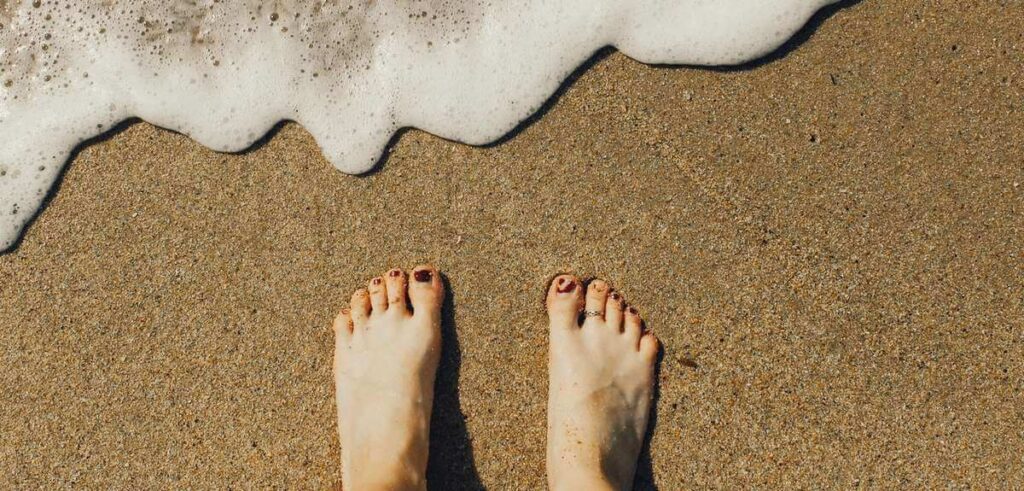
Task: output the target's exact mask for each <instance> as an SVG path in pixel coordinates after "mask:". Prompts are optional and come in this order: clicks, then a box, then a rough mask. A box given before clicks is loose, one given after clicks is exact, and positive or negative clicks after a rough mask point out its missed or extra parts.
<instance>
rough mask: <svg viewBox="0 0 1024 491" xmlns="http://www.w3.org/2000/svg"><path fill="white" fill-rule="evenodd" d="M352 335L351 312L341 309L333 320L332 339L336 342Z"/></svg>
mask: <svg viewBox="0 0 1024 491" xmlns="http://www.w3.org/2000/svg"><path fill="white" fill-rule="evenodd" d="M351 335H352V310H351V309H341V312H339V313H338V316H337V317H335V318H334V337H335V339H337V340H338V341H341V340H345V339H348V337H349V336H351Z"/></svg>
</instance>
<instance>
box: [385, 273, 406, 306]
mask: <svg viewBox="0 0 1024 491" xmlns="http://www.w3.org/2000/svg"><path fill="white" fill-rule="evenodd" d="M384 282H385V284H386V285H387V290H388V310H392V311H395V312H399V313H402V314H408V313H409V300H408V296H407V293H406V291H407V287H408V283H409V279H408V277H407V276H405V271H402V270H401V269H398V268H395V269H392V270H391V271H388V273H387V276H386V279H385V280H384Z"/></svg>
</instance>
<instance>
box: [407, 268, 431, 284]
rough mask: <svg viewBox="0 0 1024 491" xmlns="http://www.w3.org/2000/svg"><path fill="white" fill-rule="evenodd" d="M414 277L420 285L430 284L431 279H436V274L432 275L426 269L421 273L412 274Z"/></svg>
mask: <svg viewBox="0 0 1024 491" xmlns="http://www.w3.org/2000/svg"><path fill="white" fill-rule="evenodd" d="M412 276H413V277H414V278H416V281H418V282H420V283H428V282H429V281H430V280H431V279H433V278H434V273H431V272H430V271H429V270H426V269H424V270H421V271H416V272H415V273H413V274H412Z"/></svg>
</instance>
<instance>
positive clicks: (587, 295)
mask: <svg viewBox="0 0 1024 491" xmlns="http://www.w3.org/2000/svg"><path fill="white" fill-rule="evenodd" d="M547 309H548V316H549V319H550V330H551V332H550V336H551V343H550V359H549V367H550V372H551V382H550V386H549V396H548V480H549V483H550V485H551V488H552V489H555V490H557V489H629V488H630V487H631V486H632V482H633V474H634V472H635V470H636V462H637V459H638V457H639V453H640V447H641V445H642V443H643V438H644V435H645V433H646V430H647V420H648V413H649V412H650V404H651V396H652V394H653V388H654V363H655V360H656V358H657V354H658V341H657V339H656V338H655V337H654V336H653V335H652V334H649V333H644V332H643V322H642V321H641V318H640V315H639V313H638V312H637V310H636V309H635V308H633V307H627V306H626V303H625V301H624V299H623V297H622V294H620V293H619V292H616V291H614V290H612V289H611V287H610V286H609V284H608V283H607V282H605V281H603V280H594V281H592V282H590V284H589V286H584V285H583V283H582V282H581V281H580V280H579V279H578V278H576V277H575V276H571V275H561V276H558V277H556V278H555V279H554V281H552V283H551V286H550V287H549V289H548V296H547Z"/></svg>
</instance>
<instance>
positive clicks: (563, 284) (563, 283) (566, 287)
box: [555, 278, 576, 293]
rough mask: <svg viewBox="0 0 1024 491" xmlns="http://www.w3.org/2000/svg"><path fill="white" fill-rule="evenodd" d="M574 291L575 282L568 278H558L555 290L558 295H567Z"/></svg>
mask: <svg viewBox="0 0 1024 491" xmlns="http://www.w3.org/2000/svg"><path fill="white" fill-rule="evenodd" d="M575 289H576V282H575V281H572V280H570V279H568V278H559V280H558V286H557V287H556V288H555V290H557V291H558V293H569V292H571V291H573V290H575Z"/></svg>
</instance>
